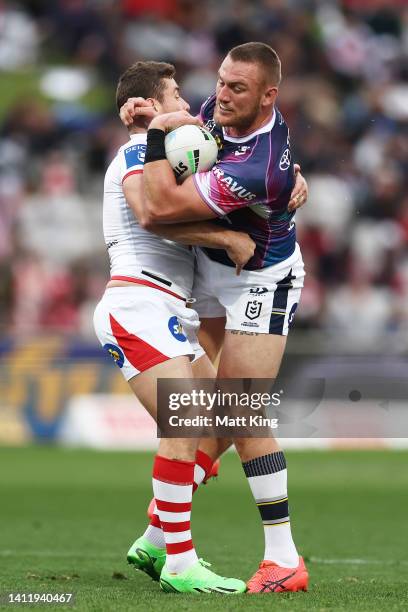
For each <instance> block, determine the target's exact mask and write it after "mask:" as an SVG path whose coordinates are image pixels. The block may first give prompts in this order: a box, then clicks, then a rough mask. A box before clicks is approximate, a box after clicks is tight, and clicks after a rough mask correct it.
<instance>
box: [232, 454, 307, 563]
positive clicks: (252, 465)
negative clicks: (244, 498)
mask: <svg viewBox="0 0 408 612" xmlns="http://www.w3.org/2000/svg"><path fill="white" fill-rule="evenodd" d="M242 467H243V468H244V472H245V475H246V477H247V478H248V483H249V486H250V487H251V491H252V495H253V496H254V498H255V502H256V505H257V506H258V510H259V512H260V515H261V519H262V522H263V525H264V534H265V554H264V559H265V560H268V561H273V562H274V563H276V564H277V565H280V566H282V567H297V565H298V563H299V556H298V553H297V550H296V546H295V544H294V542H293V539H292V532H291V529H290V520H289V506H288V489H287V470H286V460H285V456H284V454H283V452H282V451H278V452H275V453H271V454H270V455H263V456H262V457H256V458H255V459H251V460H250V461H246V462H245V463H243V464H242Z"/></svg>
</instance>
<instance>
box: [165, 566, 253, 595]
mask: <svg viewBox="0 0 408 612" xmlns="http://www.w3.org/2000/svg"><path fill="white" fill-rule="evenodd" d="M210 565H211V564H210V563H207V562H206V561H203V560H202V559H199V560H198V561H197V563H195V564H194V565H192V566H191V567H189V568H187V569H186V570H185V571H184V572H182V573H181V574H170V573H169V572H168V571H167V569H166V568H165V567H164V568H163V569H162V573H161V575H160V587H161V588H162V589H163V591H165V592H166V593H197V594H198V593H222V594H223V595H234V594H237V593H245V591H246V589H247V587H246V584H245V582H243V581H242V580H237V579H236V578H224V577H223V576H218V575H217V574H214V572H212V571H211V570H209V569H207V568H208V567H209V566H210Z"/></svg>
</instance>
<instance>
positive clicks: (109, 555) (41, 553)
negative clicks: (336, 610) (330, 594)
mask: <svg viewBox="0 0 408 612" xmlns="http://www.w3.org/2000/svg"><path fill="white" fill-rule="evenodd" d="M0 557H55V558H67V559H69V558H78V557H83V558H86V559H101V558H102V559H117V558H121V557H123V555H122V554H120V553H113V552H100V553H86V552H82V551H81V552H75V551H69V550H62V551H58V550H32V551H27V550H1V549H0ZM308 561H310V562H311V563H320V564H323V565H408V560H405V559H403V560H401V561H398V560H392V559H346V558H340V559H324V558H322V557H309V558H308Z"/></svg>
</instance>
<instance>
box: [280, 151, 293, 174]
mask: <svg viewBox="0 0 408 612" xmlns="http://www.w3.org/2000/svg"><path fill="white" fill-rule="evenodd" d="M290 162H291V155H290V149H289V148H287V149H285V150H284V152H283V153H282V157H281V158H280V162H279V168H280V169H281V170H282V172H283V171H285V170H287V169H288V168H289V166H290Z"/></svg>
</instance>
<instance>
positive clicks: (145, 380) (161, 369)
mask: <svg viewBox="0 0 408 612" xmlns="http://www.w3.org/2000/svg"><path fill="white" fill-rule="evenodd" d="M162 378H187V379H191V378H193V371H192V368H191V363H190V359H189V358H188V357H187V356H185V355H181V356H179V357H173V358H172V359H168V360H167V361H164V362H162V363H159V364H157V365H155V366H153V367H151V368H149V369H148V370H146V371H145V372H141V373H140V374H138V375H137V376H134V377H133V378H131V379H130V380H129V381H128V382H129V385H130V388H131V389H132V391H133V393H134V394H135V395H136V397H137V398H138V399H139V400H140V401H141V402H142V404H143V406H144V407H145V408H146V410H147V411H148V413H149V414H150V415H151V416H152V417H153V418H154V420H155V421H157V410H158V406H157V381H158V380H159V379H162Z"/></svg>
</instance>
